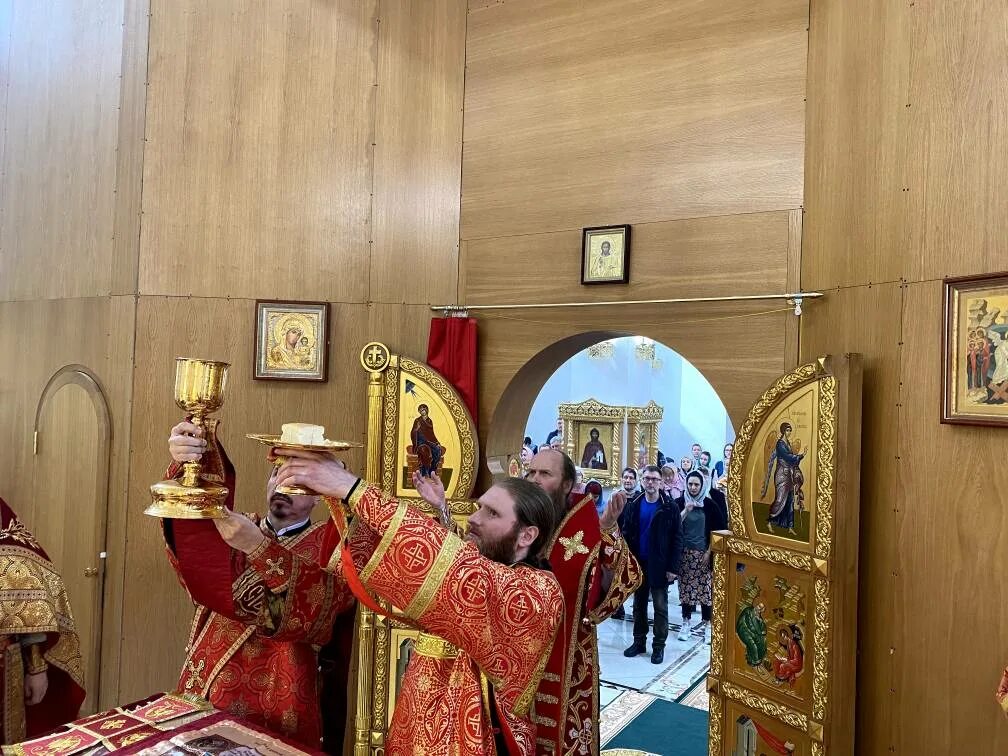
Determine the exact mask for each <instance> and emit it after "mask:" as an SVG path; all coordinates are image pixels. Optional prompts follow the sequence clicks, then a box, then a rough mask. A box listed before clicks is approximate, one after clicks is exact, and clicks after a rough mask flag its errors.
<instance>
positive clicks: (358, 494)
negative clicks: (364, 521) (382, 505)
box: [346, 478, 370, 512]
mask: <svg viewBox="0 0 1008 756" xmlns="http://www.w3.org/2000/svg"><path fill="white" fill-rule="evenodd" d="M368 488H370V484H369V483H368V482H367V481H366V480H364V479H363V478H362V479H361V480H359V481H358V482H357V485H356V486H354V489H353V491H351V492H350V495H349V496H347V498H346V508H347V509H349V510H350V511H351V512H356V511H357V505H358V504H360V500H361V499H362V498H364V494H365V493H366V492H367V490H368Z"/></svg>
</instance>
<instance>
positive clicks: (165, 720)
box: [3, 693, 322, 756]
mask: <svg viewBox="0 0 1008 756" xmlns="http://www.w3.org/2000/svg"><path fill="white" fill-rule="evenodd" d="M206 738H216V739H219V738H226V739H228V740H231V741H233V742H235V743H236V744H238V745H245V746H246V747H249V748H251V749H253V750H256V751H258V752H259V753H262V754H263V756H274V755H275V754H293V755H297V754H320V753H322V752H321V751H313V750H309V749H306V748H305V747H304V746H302V745H298V744H296V743H295V742H294V741H293V740H290V739H288V738H285V737H284V736H283V735H280V734H278V733H275V732H272V731H270V730H269V729H267V728H265V727H262V726H260V725H257V724H255V723H254V722H248V721H246V720H242V719H240V718H238V717H235V716H234V715H233V714H229V713H226V712H221V711H217V710H215V709H214V708H213V707H212V706H211V705H210V704H209V703H208V702H207V701H205V700H203V699H199V698H195V697H189V696H180V695H177V694H174V693H159V694H157V695H155V696H152V697H150V698H147V699H143V700H141V701H137V702H134V703H131V704H127V705H125V706H117V707H116V708H114V709H109V710H107V711H102V712H99V713H97V714H92V715H91V716H88V717H83V718H81V719H78V720H76V721H74V722H70V723H69V724H67V725H64V726H63V727H61V728H59V729H58V730H57V731H55V732H52V733H50V734H48V735H45V736H43V737H40V738H35V739H34V740H28V741H25V742H22V743H17V744H15V745H10V746H4V747H3V753H4V756H101V754H105V753H113V752H114V753H118V754H124V755H125V754H141V753H142V754H156V753H166V752H168V751H169V750H171V749H172V748H173V747H178V746H179V745H180V743H185V742H187V741H192V746H188V748H190V749H191V748H197V750H199V748H198V746H199V739H206ZM183 747H186V746H183Z"/></svg>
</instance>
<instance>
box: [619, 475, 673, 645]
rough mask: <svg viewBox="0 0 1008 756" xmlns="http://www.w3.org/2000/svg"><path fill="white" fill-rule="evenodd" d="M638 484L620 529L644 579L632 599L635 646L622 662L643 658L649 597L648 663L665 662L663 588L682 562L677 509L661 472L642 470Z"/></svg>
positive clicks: (665, 598) (665, 603)
mask: <svg viewBox="0 0 1008 756" xmlns="http://www.w3.org/2000/svg"><path fill="white" fill-rule="evenodd" d="M641 482H642V483H643V484H644V491H643V492H642V493H640V494H638V495H637V496H636V497H634V499H633V500H632V501H630V502H629V503H628V504H627V505H626V508H625V509H624V510H623V514H622V516H621V517H620V529H621V531H622V533H623V538H624V540H625V541H626V542H627V544H628V545H629V546H630V551H631V552H632V553H633V555H634V556H635V557H637V561H638V562H640V565H641V571H642V573H643V576H644V579H643V581H642V582H641V586H640V588H638V589H637V591H636V592H635V593H634V602H633V616H634V642H633V645H632V646H630V647H629V648H628V649H627V650H626V651H624V652H623V655H624V656H637V654H643V653H646V652H647V643H646V642H647V634H648V618H647V605H648V597H649V596H650V598H651V601H652V602H653V603H654V643H653V644H652V653H651V663H652V664H661V663H662V662H663V661H664V660H665V641H666V640H667V639H668V587H669V583H671V582H672V581H673V580H675V579H676V573H677V572H678V570H679V562H680V560H681V559H682V548H683V547H682V535H681V533H680V516H679V508H678V507H677V506H676V504H675V502H674V501H673V500H672V499H671V498H669V497H668V496H667V495H666V494H665V493H664V492H663V491H662V490H661V482H662V478H661V471H660V470H659V469H658V468H657V467H656V466H654V465H647V466H646V467H645V468H644V470H643V472H642V474H641Z"/></svg>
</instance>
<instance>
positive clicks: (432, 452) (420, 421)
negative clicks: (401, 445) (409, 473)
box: [410, 404, 444, 475]
mask: <svg viewBox="0 0 1008 756" xmlns="http://www.w3.org/2000/svg"><path fill="white" fill-rule="evenodd" d="M417 412H418V413H419V414H418V416H417V418H416V419H415V420H414V421H413V427H412V428H411V429H410V441H411V442H412V444H413V453H414V454H416V456H417V462H418V463H419V466H420V474H421V475H436V474H437V471H438V467H440V466H441V458H442V456H443V454H444V453H443V450H442V448H441V442H440V441H438V437H437V434H435V433H434V421H433V420H431V418H430V414H429V413H430V408H429V407H428V406H427V405H426V404H421V405H420V406H419V407H417Z"/></svg>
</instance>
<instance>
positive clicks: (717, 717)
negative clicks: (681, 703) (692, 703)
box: [707, 696, 722, 756]
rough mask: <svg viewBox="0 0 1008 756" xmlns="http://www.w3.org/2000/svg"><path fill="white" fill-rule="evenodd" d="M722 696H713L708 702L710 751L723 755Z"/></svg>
mask: <svg viewBox="0 0 1008 756" xmlns="http://www.w3.org/2000/svg"><path fill="white" fill-rule="evenodd" d="M721 720H722V716H721V696H711V697H710V699H709V701H708V704H707V721H708V725H707V742H708V751H709V752H710V753H712V754H715V755H716V756H721V753H722V751H721Z"/></svg>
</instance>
